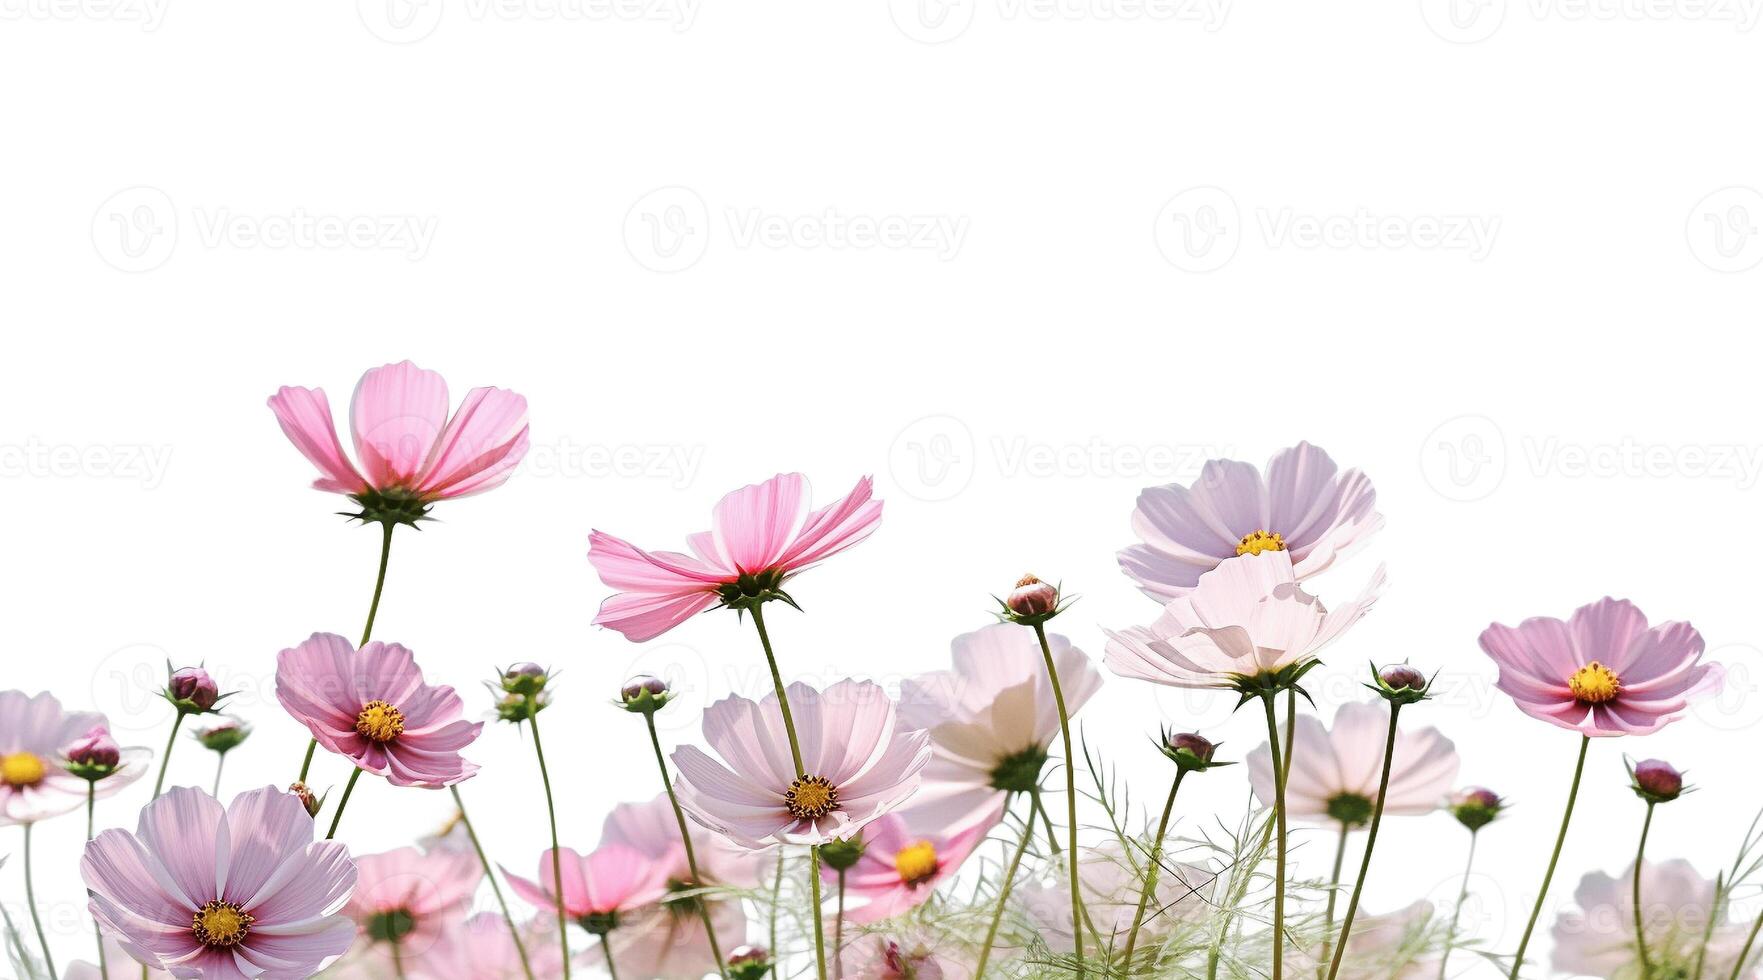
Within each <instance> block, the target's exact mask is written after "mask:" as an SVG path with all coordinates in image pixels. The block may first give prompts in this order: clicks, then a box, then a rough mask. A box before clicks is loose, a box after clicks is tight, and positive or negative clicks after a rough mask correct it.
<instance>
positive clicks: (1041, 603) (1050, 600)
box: [1004, 575, 1059, 618]
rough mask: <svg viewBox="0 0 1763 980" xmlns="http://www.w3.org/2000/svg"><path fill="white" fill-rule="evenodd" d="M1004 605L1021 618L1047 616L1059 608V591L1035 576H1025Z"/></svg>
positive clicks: (1011, 591) (1018, 582) (1012, 590)
mask: <svg viewBox="0 0 1763 980" xmlns="http://www.w3.org/2000/svg"><path fill="white" fill-rule="evenodd" d="M1004 605H1005V606H1007V607H1008V608H1009V609H1010V611H1011V612H1012V613H1014V614H1015V615H1017V616H1019V617H1024V618H1027V617H1035V616H1047V615H1050V614H1052V613H1053V612H1054V611H1055V610H1057V609H1058V608H1059V590H1058V589H1056V588H1054V587H1053V586H1051V585H1048V584H1047V583H1045V582H1043V581H1041V580H1040V579H1038V578H1035V577H1034V576H1033V575H1024V576H1023V577H1022V578H1021V579H1020V580H1018V581H1017V583H1016V588H1014V589H1011V590H1010V595H1009V596H1008V597H1006V598H1005V599H1004Z"/></svg>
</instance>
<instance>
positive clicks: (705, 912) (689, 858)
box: [643, 712, 845, 980]
mask: <svg viewBox="0 0 1763 980" xmlns="http://www.w3.org/2000/svg"><path fill="white" fill-rule="evenodd" d="M643 720H644V721H646V722H648V723H649V745H650V746H651V747H652V748H654V749H655V764H656V765H657V766H659V767H661V785H662V786H663V787H665V788H666V789H667V802H668V803H671V804H672V805H673V819H674V820H675V821H676V822H678V823H679V839H680V843H682V844H684V845H685V847H686V868H687V869H688V870H690V871H691V873H692V886H693V887H694V888H697V887H702V886H703V884H704V878H703V877H702V876H701V875H699V874H698V855H697V852H696V851H695V850H693V848H692V834H691V830H690V829H689V828H687V826H686V811H684V810H682V809H680V805H679V797H678V796H676V795H674V792H673V777H672V776H670V775H668V772H667V757H666V756H665V755H663V754H662V753H661V736H660V735H659V734H658V733H657V732H656V731H655V713H654V712H645V713H644V714H643ZM844 880H845V873H844V872H843V871H841V872H839V898H840V901H841V902H842V901H843V900H844V894H845V892H844ZM692 904H694V905H696V906H698V916H699V917H700V918H701V919H703V921H704V935H705V936H707V937H709V940H710V953H711V955H712V956H715V957H716V972H717V973H718V974H719V975H720V976H722V977H723V978H724V980H727V977H728V967H727V965H726V964H724V963H723V961H722V947H721V946H720V945H718V943H717V939H716V924H715V923H714V922H712V921H711V919H710V903H709V902H707V901H705V900H704V899H703V897H702V896H700V897H698V898H696V899H694V900H693V902H692ZM842 907H843V906H841V908H842ZM841 916H842V913H841Z"/></svg>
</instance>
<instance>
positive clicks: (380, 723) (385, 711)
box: [355, 701, 404, 742]
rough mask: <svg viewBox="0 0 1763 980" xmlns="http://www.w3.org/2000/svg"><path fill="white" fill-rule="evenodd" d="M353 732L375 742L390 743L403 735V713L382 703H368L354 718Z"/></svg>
mask: <svg viewBox="0 0 1763 980" xmlns="http://www.w3.org/2000/svg"><path fill="white" fill-rule="evenodd" d="M355 731H356V732H357V733H358V734H359V735H360V736H361V737H362V738H366V739H372V740H373V741H375V742H390V741H391V740H392V739H395V738H397V737H398V736H399V735H402V734H404V712H402V711H399V710H398V709H397V708H394V707H392V706H391V705H389V704H387V703H386V702H384V701H369V702H367V703H366V704H364V705H362V706H361V713H360V714H358V715H356V716H355Z"/></svg>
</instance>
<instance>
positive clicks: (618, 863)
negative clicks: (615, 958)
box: [502, 844, 667, 933]
mask: <svg viewBox="0 0 1763 980" xmlns="http://www.w3.org/2000/svg"><path fill="white" fill-rule="evenodd" d="M561 851H562V858H563V860H562V866H563V914H564V915H566V916H568V917H569V918H571V919H574V920H575V921H576V922H577V923H578V924H580V925H581V926H582V927H583V928H584V929H587V930H588V931H589V932H594V933H601V932H605V931H607V930H609V929H613V928H616V927H617V926H618V925H620V924H621V923H620V922H619V919H620V917H621V916H622V915H623V914H624V913H626V912H630V911H632V910H634V909H637V908H640V907H642V906H644V905H648V904H649V903H651V902H654V901H656V900H658V899H660V898H661V896H663V895H665V894H667V877H666V875H665V874H664V873H663V871H662V868H661V866H660V865H657V864H656V863H655V862H653V861H650V860H649V859H648V858H646V857H644V856H643V854H642V853H641V852H639V851H636V850H633V849H631V848H629V847H625V846H623V845H622V844H603V845H601V846H600V847H597V848H595V849H594V850H593V852H592V853H590V854H587V855H586V856H583V855H581V854H578V853H576V852H575V851H573V850H571V849H570V848H567V847H565V848H562V849H561ZM502 874H503V876H504V877H506V878H507V879H508V884H509V887H511V888H513V889H514V893H515V894H516V895H519V896H520V897H521V898H524V899H526V900H527V901H529V902H531V903H533V905H534V906H536V907H537V908H538V909H539V910H540V911H541V912H544V911H550V912H552V913H555V912H556V910H557V878H556V876H555V875H553V874H552V873H551V852H550V851H549V850H547V851H545V853H543V854H541V855H539V878H538V880H537V881H532V880H529V879H526V878H522V877H520V876H519V875H515V874H510V873H509V871H508V869H507V868H503V869H502Z"/></svg>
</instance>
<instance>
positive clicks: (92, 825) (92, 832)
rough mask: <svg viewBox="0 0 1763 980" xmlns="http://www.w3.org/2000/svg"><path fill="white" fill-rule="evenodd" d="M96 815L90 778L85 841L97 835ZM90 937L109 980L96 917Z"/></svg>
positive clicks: (95, 790) (100, 972)
mask: <svg viewBox="0 0 1763 980" xmlns="http://www.w3.org/2000/svg"><path fill="white" fill-rule="evenodd" d="M97 815H98V783H97V781H96V780H91V781H88V782H87V783H86V841H87V842H88V843H90V842H91V841H92V839H93V838H95V837H96V836H97V828H98V824H97ZM92 938H93V939H95V940H97V941H98V975H99V976H100V977H103V978H105V980H109V977H110V965H109V964H108V963H106V962H105V961H104V930H102V929H100V928H98V922H97V920H96V919H94V920H93V921H92Z"/></svg>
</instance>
